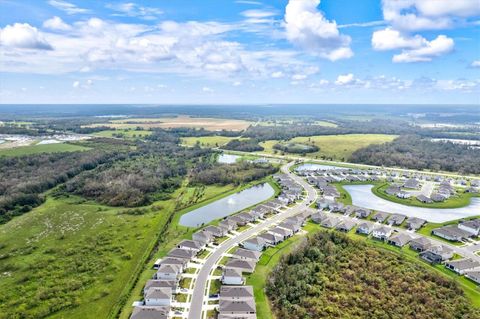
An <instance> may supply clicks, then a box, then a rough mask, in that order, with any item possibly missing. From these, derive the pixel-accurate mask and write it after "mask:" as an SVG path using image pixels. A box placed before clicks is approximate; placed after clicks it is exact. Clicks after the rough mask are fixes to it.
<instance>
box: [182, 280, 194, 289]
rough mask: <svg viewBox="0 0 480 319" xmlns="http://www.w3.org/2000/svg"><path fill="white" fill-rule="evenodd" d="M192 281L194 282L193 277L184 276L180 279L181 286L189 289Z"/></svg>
mask: <svg viewBox="0 0 480 319" xmlns="http://www.w3.org/2000/svg"><path fill="white" fill-rule="evenodd" d="M191 282H192V278H182V279H181V280H180V288H185V289H189V288H190V284H191Z"/></svg>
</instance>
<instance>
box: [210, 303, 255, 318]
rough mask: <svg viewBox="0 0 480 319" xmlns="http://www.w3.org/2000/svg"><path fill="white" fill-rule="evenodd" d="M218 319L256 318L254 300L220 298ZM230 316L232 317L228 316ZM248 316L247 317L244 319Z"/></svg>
mask: <svg viewBox="0 0 480 319" xmlns="http://www.w3.org/2000/svg"><path fill="white" fill-rule="evenodd" d="M218 312H219V314H218V318H223V319H224V318H234V319H243V318H256V316H253V315H255V313H256V307H255V300H254V299H253V298H251V299H248V300H224V299H222V298H220V303H219V306H218ZM228 315H232V316H228ZM245 315H248V317H245Z"/></svg>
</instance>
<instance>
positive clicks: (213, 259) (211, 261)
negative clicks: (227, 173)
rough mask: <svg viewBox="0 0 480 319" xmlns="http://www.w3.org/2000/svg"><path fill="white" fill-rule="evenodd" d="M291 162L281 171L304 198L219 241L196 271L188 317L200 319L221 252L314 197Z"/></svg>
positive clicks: (314, 194)
mask: <svg viewBox="0 0 480 319" xmlns="http://www.w3.org/2000/svg"><path fill="white" fill-rule="evenodd" d="M293 164H294V163H293V162H290V163H288V164H286V165H284V166H282V169H281V170H282V172H283V173H285V174H288V175H289V176H290V177H291V178H292V179H293V180H294V181H296V182H297V183H298V184H300V185H301V186H302V187H303V188H304V189H305V190H306V192H307V196H306V197H305V199H304V200H303V201H302V202H301V203H299V204H297V205H295V206H294V207H292V208H289V209H287V210H285V211H283V212H281V213H278V214H277V215H274V216H273V217H271V218H270V219H268V220H265V221H263V222H262V223H260V224H258V225H255V226H254V227H252V228H249V229H247V230H246V231H244V232H242V233H240V234H239V235H237V236H235V237H233V238H231V239H228V240H226V241H224V242H223V243H221V244H220V245H219V246H217V248H216V249H215V251H214V252H213V253H212V254H211V255H210V256H209V257H208V258H207V260H206V261H205V263H204V264H203V266H202V268H201V269H200V271H199V273H198V277H197V280H196V281H195V287H194V289H193V295H192V303H191V305H190V311H189V313H188V319H201V318H202V308H203V305H204V304H207V303H208V295H207V294H206V291H205V290H206V288H207V281H208V277H209V275H210V272H211V271H212V269H213V267H214V266H215V265H216V264H217V262H218V261H219V260H220V259H221V258H222V254H224V253H226V252H227V251H229V250H230V249H231V248H233V247H235V246H237V245H238V244H239V243H241V242H243V241H244V240H246V239H248V238H249V237H251V236H253V235H255V234H257V233H259V232H262V231H264V230H266V229H268V228H270V227H271V226H273V225H274V224H277V223H279V222H280V221H282V220H284V219H286V218H288V217H291V216H293V215H296V214H298V213H301V212H303V211H304V210H306V209H308V206H309V205H310V204H311V203H312V202H313V201H314V200H315V199H316V196H317V192H316V190H315V189H314V188H313V187H312V186H310V185H309V184H308V183H307V182H306V181H305V180H304V179H303V178H301V177H299V176H297V175H295V174H293V173H291V172H290V170H289V168H290V167H291V166H292V165H293ZM207 293H208V292H207Z"/></svg>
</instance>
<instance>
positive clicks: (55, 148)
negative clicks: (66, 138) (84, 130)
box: [0, 143, 90, 156]
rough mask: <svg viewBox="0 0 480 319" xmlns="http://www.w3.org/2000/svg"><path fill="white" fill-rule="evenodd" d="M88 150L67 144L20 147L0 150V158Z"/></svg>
mask: <svg viewBox="0 0 480 319" xmlns="http://www.w3.org/2000/svg"><path fill="white" fill-rule="evenodd" d="M88 149H90V148H88V147H84V146H80V145H74V144H68V143H57V144H40V145H38V144H37V145H30V146H21V147H15V148H9V149H2V150H0V156H22V155H30V154H40V153H58V152H77V151H86V150H88Z"/></svg>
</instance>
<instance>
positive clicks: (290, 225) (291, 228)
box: [278, 221, 302, 235]
mask: <svg viewBox="0 0 480 319" xmlns="http://www.w3.org/2000/svg"><path fill="white" fill-rule="evenodd" d="M278 227H281V228H285V229H287V230H289V231H291V232H292V235H293V234H295V233H298V232H299V231H300V229H302V224H300V223H289V222H288V221H285V222H283V223H280V224H278Z"/></svg>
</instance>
